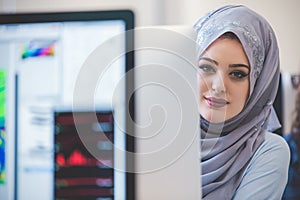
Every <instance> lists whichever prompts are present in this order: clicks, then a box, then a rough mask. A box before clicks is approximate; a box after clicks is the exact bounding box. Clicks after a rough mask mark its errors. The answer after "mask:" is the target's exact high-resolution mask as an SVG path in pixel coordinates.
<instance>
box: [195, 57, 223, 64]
mask: <svg viewBox="0 0 300 200" xmlns="http://www.w3.org/2000/svg"><path fill="white" fill-rule="evenodd" d="M200 60H206V61H208V62H211V63H214V64H215V65H219V63H218V62H217V61H215V60H213V59H211V58H207V57H200V58H199V61H200Z"/></svg>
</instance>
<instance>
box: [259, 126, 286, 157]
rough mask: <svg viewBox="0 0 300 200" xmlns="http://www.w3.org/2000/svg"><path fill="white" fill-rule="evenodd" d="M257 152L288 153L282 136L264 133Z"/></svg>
mask: <svg viewBox="0 0 300 200" xmlns="http://www.w3.org/2000/svg"><path fill="white" fill-rule="evenodd" d="M258 150H260V151H269V150H274V151H278V150H280V151H283V153H284V151H287V152H289V147H288V144H287V142H286V139H285V138H284V137H283V136H280V135H278V134H275V133H271V132H268V131H265V140H264V142H263V143H262V145H261V146H260V147H259V149H258Z"/></svg>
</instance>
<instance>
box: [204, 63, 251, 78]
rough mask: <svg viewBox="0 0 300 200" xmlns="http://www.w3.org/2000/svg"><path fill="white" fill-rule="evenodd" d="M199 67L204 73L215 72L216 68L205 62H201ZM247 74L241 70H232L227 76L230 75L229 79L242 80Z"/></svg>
mask: <svg viewBox="0 0 300 200" xmlns="http://www.w3.org/2000/svg"><path fill="white" fill-rule="evenodd" d="M199 69H200V70H201V71H202V72H203V73H206V74H213V73H216V70H215V68H214V67H213V66H210V65H207V64H203V65H200V66H199ZM247 76H248V74H247V73H245V72H243V71H239V70H236V71H232V72H230V73H229V77H231V79H233V80H237V81H239V80H243V79H244V78H246V77H247Z"/></svg>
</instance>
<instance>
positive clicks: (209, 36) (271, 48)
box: [194, 6, 280, 199]
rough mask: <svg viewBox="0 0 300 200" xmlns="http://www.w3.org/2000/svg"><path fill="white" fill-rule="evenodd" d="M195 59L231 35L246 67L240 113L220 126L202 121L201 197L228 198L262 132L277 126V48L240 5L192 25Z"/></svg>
mask: <svg viewBox="0 0 300 200" xmlns="http://www.w3.org/2000/svg"><path fill="white" fill-rule="evenodd" d="M194 27H195V29H196V31H197V33H198V34H197V43H198V45H199V51H198V53H199V55H201V54H202V53H203V51H204V50H205V49H206V48H207V47H208V46H209V45H210V44H211V43H212V42H213V41H215V40H216V39H217V38H218V37H219V36H221V35H222V34H224V33H226V32H233V33H234V34H235V35H236V36H237V37H238V38H239V39H240V41H241V43H242V46H243V48H244V50H245V52H246V55H247V57H248V59H249V63H250V68H251V70H250V94H249V97H248V100H247V103H246V105H245V107H244V109H243V111H242V112H241V113H240V114H238V115H237V116H235V117H234V118H232V119H230V120H227V121H225V122H224V123H222V124H221V123H210V122H208V121H206V120H205V119H203V118H201V122H200V124H201V167H202V196H203V199H232V197H233V195H234V193H235V191H236V189H237V188H238V186H239V184H240V182H241V178H242V175H243V172H244V171H245V169H246V167H247V164H248V163H249V161H250V159H251V157H252V156H253V154H254V153H255V151H256V150H257V149H258V147H259V146H260V145H261V144H262V143H263V141H264V134H265V130H271V131H272V130H275V129H276V128H279V127H280V125H279V123H278V120H277V116H276V114H275V112H274V109H273V107H272V104H273V101H274V99H275V97H276V93H277V88H278V83H279V75H280V68H279V52H278V51H279V50H278V46H277V41H276V38H275V34H274V31H273V30H272V28H271V26H270V25H269V23H268V22H267V21H266V20H265V19H264V18H263V17H262V16H260V15H259V14H257V13H255V12H254V11H252V10H250V9H249V8H247V7H245V6H225V7H221V8H219V9H217V10H214V11H212V12H209V13H207V14H206V15H204V16H203V17H202V18H200V19H199V21H198V22H197V23H196V24H195V26H194Z"/></svg>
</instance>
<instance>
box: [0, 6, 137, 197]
mask: <svg viewBox="0 0 300 200" xmlns="http://www.w3.org/2000/svg"><path fill="white" fill-rule="evenodd" d="M133 28H134V16H133V13H132V12H131V11H127V10H125V11H122V10H120V11H93V12H67V13H31V14H29V13H28V14H7V15H0V49H1V52H2V53H1V55H0V68H1V70H2V69H3V70H6V71H7V79H8V81H7V83H8V87H7V90H9V91H14V92H11V93H13V94H14V95H10V97H12V99H14V100H15V103H12V102H14V101H7V104H13V106H14V108H15V109H8V113H7V114H9V112H11V114H10V115H13V116H14V119H15V131H12V132H11V133H9V130H8V131H7V132H8V133H7V134H15V143H14V145H15V148H14V150H15V155H14V156H15V162H14V165H15V166H14V168H15V174H14V179H13V180H14V189H13V191H14V196H15V197H16V199H19V200H22V199H24V200H25V199H31V200H35V199H44V200H47V199H49V200H50V199H64V198H61V196H57V195H60V194H62V193H61V190H58V189H57V188H56V186H57V184H55V183H57V182H56V178H58V177H59V176H64V175H63V173H61V171H56V168H55V166H57V163H56V162H57V160H58V159H57V158H56V159H55V156H57V152H56V151H55V147H56V145H55V144H56V142H57V140H60V142H62V140H68V141H66V142H69V143H64V142H62V144H64V145H69V147H70V148H71V147H75V146H76V148H78V149H83V148H84V146H85V147H86V145H83V146H82V144H79V141H78V140H77V139H78V138H77V139H75V138H76V134H79V133H77V132H78V131H77V132H72V134H73V135H72V137H73V136H74V140H70V138H68V137H69V135H68V134H70V133H69V132H68V131H67V132H64V131H63V132H62V133H61V137H57V138H56V137H55V136H57V135H55V133H57V130H56V128H57V123H59V125H60V126H61V127H64V126H66V124H64V122H63V120H60V119H61V117H71V113H73V112H88V113H94V115H95V116H98V115H102V114H103V112H104V111H105V112H107V111H111V115H112V116H113V120H114V121H112V122H111V123H113V124H117V126H116V128H114V129H113V136H112V138H114V142H113V147H112V148H113V149H114V151H112V152H115V150H116V149H117V150H118V152H119V153H117V154H112V156H113V157H114V158H113V159H114V160H115V159H116V157H117V160H118V163H114V165H113V166H110V167H112V168H113V169H114V170H113V171H112V172H111V174H110V175H109V176H107V177H104V178H103V180H102V183H103V184H104V185H105V184H106V186H105V187H108V185H109V184H112V185H111V186H109V187H110V189H111V190H110V191H111V192H112V194H111V196H107V198H106V197H102V196H101V197H99V198H88V197H85V196H84V195H85V190H82V191H81V190H80V191H78V192H80V195H81V199H105V200H106V199H121V200H122V199H124V200H125V199H132V197H130V195H132V194H133V192H132V191H131V189H130V186H132V185H133V180H134V179H133V177H132V176H129V174H127V173H126V171H128V170H127V166H134V165H133V164H132V162H133V160H132V159H130V160H129V159H128V158H127V157H126V152H127V151H133V150H134V143H133V141H132V137H129V136H127V134H125V133H128V132H130V133H131V132H132V130H133V129H132V128H131V127H130V125H129V124H130V123H128V117H127V116H128V113H131V114H129V115H130V116H131V117H133V115H132V114H133V112H134V111H133V109H134V107H133V106H129V105H128V103H127V102H133V101H129V99H130V100H132V97H131V95H130V94H131V88H133V77H130V78H128V75H127V73H128V72H129V71H130V70H131V69H132V68H133V65H134V63H133V60H134V58H133V51H132V47H133V33H132V32H130V31H129V30H131V29H133ZM8 106H10V107H12V105H8ZM10 110H11V111H10ZM86 123H87V124H91V123H94V122H93V121H91V122H86ZM68 126H69V124H68ZM75 126H76V123H75ZM117 136H118V137H117ZM116 138H117V139H116ZM72 141H73V142H74V143H72ZM75 143H76V145H75ZM77 144H78V145H77ZM88 151H90V150H89V149H88V148H87V152H85V154H84V155H85V156H87V155H88V156H89V157H93V155H89V154H88ZM120 152H121V153H120ZM61 153H62V154H65V153H66V152H65V151H62V152H61ZM73 153H74V152H73ZM8 156H9V155H8ZM7 159H9V158H7ZM12 159H14V158H13V157H12ZM116 164H117V165H116ZM7 167H9V166H7ZM99 169H100V171H101V170H103V169H104V168H102V167H99ZM105 169H106V168H105ZM93 173H94V172H93V171H91V176H93V175H94V174H93ZM100 173H101V172H100ZM83 176H84V175H83ZM59 178H60V177H59ZM81 178H83V179H84V180H85V178H84V177H81ZM94 178H96V177H94ZM100 179H101V178H100ZM100 179H97V181H98V182H99V181H100V182H101V180H100ZM10 181H11V180H10ZM97 181H96V182H97ZM75 182H76V180H75ZM29 183H30V184H29ZM73 183H74V182H73ZM102 183H99V184H98V186H99V187H102V186H101V185H103V184H102ZM103 187H104V186H103ZM103 191H104V190H103ZM105 191H106V190H105ZM96 193H99V194H100V193H101V189H100V191H97V192H96ZM64 194H65V193H64ZM129 197H130V198H129ZM71 199H74V198H71Z"/></svg>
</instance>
